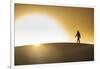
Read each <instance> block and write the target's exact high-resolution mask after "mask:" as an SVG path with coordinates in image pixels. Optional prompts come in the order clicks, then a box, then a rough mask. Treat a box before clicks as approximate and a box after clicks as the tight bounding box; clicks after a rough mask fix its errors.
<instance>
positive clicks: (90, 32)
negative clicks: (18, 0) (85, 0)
mask: <svg viewBox="0 0 100 69" xmlns="http://www.w3.org/2000/svg"><path fill="white" fill-rule="evenodd" d="M30 15H33V17H32V16H30ZM28 16H30V17H29V19H28V18H26V19H28V20H26V19H25V17H28ZM39 16H40V17H39ZM38 18H39V19H38ZM48 18H49V19H48ZM23 19H24V20H23ZM25 20H26V21H25ZM29 20H31V22H32V20H35V23H33V24H30V23H29V24H30V25H28V23H26V22H27V21H28V22H30V21H29ZM36 20H37V21H36ZM41 20H42V21H43V20H44V22H45V23H42V24H41V25H45V26H48V27H52V28H51V30H53V29H54V31H51V32H55V30H56V29H58V30H60V28H61V29H62V30H63V32H64V33H63V32H62V31H61V30H60V31H56V33H53V34H55V36H57V37H56V38H58V40H60V39H61V37H58V36H61V35H62V39H63V38H64V39H63V40H65V41H67V42H76V38H75V34H76V32H77V30H79V31H80V33H81V42H82V43H91V44H94V9H93V8H79V7H78V8H76V7H59V6H43V5H27V4H15V43H16V42H18V41H19V40H20V38H22V37H23V38H24V36H25V34H26V33H24V32H25V30H27V29H25V27H27V26H28V28H30V29H28V30H27V31H28V32H29V30H31V29H32V28H31V27H30V26H32V25H33V26H34V27H36V26H37V25H39V26H41V25H40V24H39V22H38V21H40V22H41ZM49 20H51V21H49ZM52 20H54V21H52ZM46 21H47V22H46ZM18 22H19V23H21V22H23V23H24V22H25V25H23V24H19V25H18ZM36 22H37V23H36ZM50 23H51V24H50ZM53 23H56V24H58V25H59V26H60V28H59V27H56V26H55V24H53ZM34 24H35V25H34ZM36 24H37V25H36ZM22 25H23V26H22ZM48 27H45V28H44V29H43V28H42V27H39V28H40V29H42V31H44V30H45V29H46V28H48ZM53 27H54V28H53ZM21 28H22V29H25V30H21ZM34 29H38V28H34ZM42 31H41V33H38V34H41V35H42ZM45 31H46V30H45ZM30 32H32V31H30ZM33 32H36V30H33ZM60 32H61V34H60ZM19 33H22V34H23V35H22V34H19ZM43 34H46V33H43ZM48 34H49V36H50V38H52V36H53V35H50V34H52V33H50V32H49V31H48ZM28 36H29V35H28ZM35 36H36V35H35ZM45 36H46V35H45ZM55 36H54V37H55ZM25 37H26V36H25ZM37 37H38V36H37ZM41 37H42V36H41ZM47 37H48V36H47ZM47 37H46V38H47ZM17 38H19V39H17ZM27 38H28V37H27ZM44 38H45V37H44ZM56 38H55V39H56ZM59 38H60V39H59ZM33 39H34V38H33ZM37 40H38V39H37ZM45 40H46V39H45ZM40 41H41V40H40ZM23 42H24V41H23Z"/></svg>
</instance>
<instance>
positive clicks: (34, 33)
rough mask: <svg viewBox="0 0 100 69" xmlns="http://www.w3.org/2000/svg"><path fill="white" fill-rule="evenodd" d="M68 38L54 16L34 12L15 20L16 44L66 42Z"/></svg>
mask: <svg viewBox="0 0 100 69" xmlns="http://www.w3.org/2000/svg"><path fill="white" fill-rule="evenodd" d="M67 39H68V37H67V35H66V34H65V33H64V30H63V29H62V27H61V26H60V25H59V22H58V21H57V20H55V19H54V18H53V17H52V16H49V15H45V14H37V13H33V14H30V15H24V16H22V17H21V18H20V19H18V20H16V21H15V46H21V45H26V44H33V45H35V46H38V45H40V44H41V43H52V42H66V41H67Z"/></svg>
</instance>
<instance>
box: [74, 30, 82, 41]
mask: <svg viewBox="0 0 100 69" xmlns="http://www.w3.org/2000/svg"><path fill="white" fill-rule="evenodd" d="M75 37H77V43H80V38H81V35H80V32H79V30H78V31H77V34H76V35H75Z"/></svg>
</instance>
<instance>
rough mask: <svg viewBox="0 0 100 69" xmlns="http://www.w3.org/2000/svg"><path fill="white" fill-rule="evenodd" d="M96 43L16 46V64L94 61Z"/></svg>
mask: <svg viewBox="0 0 100 69" xmlns="http://www.w3.org/2000/svg"><path fill="white" fill-rule="evenodd" d="M93 60H94V45H92V44H77V43H47V44H41V45H40V46H33V45H25V46H20V47H15V65H29V64H44V63H45V64H46V63H62V62H77V61H93Z"/></svg>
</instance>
